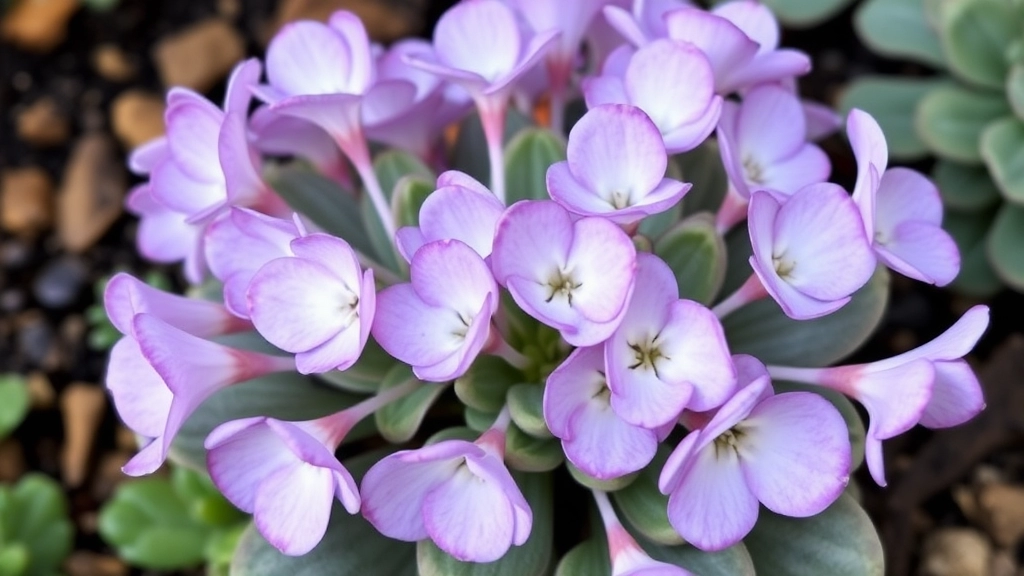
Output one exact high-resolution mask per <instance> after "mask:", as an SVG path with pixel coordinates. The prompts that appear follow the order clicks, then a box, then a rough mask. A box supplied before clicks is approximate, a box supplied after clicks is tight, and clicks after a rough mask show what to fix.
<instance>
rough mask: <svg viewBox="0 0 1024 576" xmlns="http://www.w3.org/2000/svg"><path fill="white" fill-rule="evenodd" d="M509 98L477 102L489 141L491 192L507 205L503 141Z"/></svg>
mask: <svg viewBox="0 0 1024 576" xmlns="http://www.w3.org/2000/svg"><path fill="white" fill-rule="evenodd" d="M507 108H508V98H507V97H505V96H501V97H498V98H494V97H491V98H488V97H483V98H481V99H480V100H478V101H477V110H478V111H479V112H480V124H481V125H482V126H483V129H484V139H485V140H487V159H488V161H489V162H490V165H491V191H492V192H494V195H495V196H497V197H498V200H500V201H501V203H502V204H504V203H505V153H504V149H503V142H502V141H503V140H504V137H505V110H506V109H507Z"/></svg>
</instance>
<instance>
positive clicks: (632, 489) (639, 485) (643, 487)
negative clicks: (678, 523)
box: [612, 444, 683, 546]
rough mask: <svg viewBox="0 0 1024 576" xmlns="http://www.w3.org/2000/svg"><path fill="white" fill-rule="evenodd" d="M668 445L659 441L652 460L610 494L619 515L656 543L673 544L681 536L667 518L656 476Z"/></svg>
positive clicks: (664, 502) (665, 499)
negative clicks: (628, 482)
mask: <svg viewBox="0 0 1024 576" xmlns="http://www.w3.org/2000/svg"><path fill="white" fill-rule="evenodd" d="M671 452H672V449H671V448H670V447H669V446H667V445H665V444H662V445H660V446H658V453H657V454H656V455H655V456H654V460H653V461H651V463H650V464H648V465H647V467H646V468H644V469H643V470H641V471H640V474H639V475H638V476H637V478H636V480H634V481H633V483H632V484H630V485H629V486H627V487H625V488H623V489H622V490H619V491H618V492H615V493H613V494H612V499H613V500H614V501H615V505H616V506H617V507H618V509H619V512H620V513H621V514H622V517H623V518H624V519H625V520H626V521H627V522H628V523H629V525H630V526H632V527H633V528H634V529H635V530H636V531H637V532H639V533H641V534H643V536H644V538H647V539H648V540H650V541H652V542H656V543H658V544H665V545H668V546H675V545H677V544H682V543H683V538H682V536H680V535H679V533H678V532H676V529H675V528H673V527H672V525H671V524H669V521H668V496H665V495H664V494H662V493H661V492H660V491H659V490H658V476H660V475H661V469H662V468H664V467H665V461H666V460H668V455H669V454H670V453H671Z"/></svg>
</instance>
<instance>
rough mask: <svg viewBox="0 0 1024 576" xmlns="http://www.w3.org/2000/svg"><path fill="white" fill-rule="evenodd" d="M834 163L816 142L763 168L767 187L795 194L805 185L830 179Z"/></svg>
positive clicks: (762, 175) (763, 178) (763, 180)
mask: <svg viewBox="0 0 1024 576" xmlns="http://www.w3.org/2000/svg"><path fill="white" fill-rule="evenodd" d="M831 173H832V163H831V162H830V161H829V159H828V155H827V154H825V152H824V151H823V150H822V149H821V148H818V147H817V146H815V145H814V144H804V145H803V147H801V148H800V150H799V151H798V152H797V153H796V154H793V155H792V156H790V157H789V158H786V159H785V160H782V161H780V162H776V163H773V164H769V165H767V166H763V167H762V168H761V179H762V182H763V186H764V187H765V188H770V189H772V190H776V191H778V192H782V193H784V194H793V193H794V192H796V191H797V190H800V189H801V188H803V187H804V186H808V185H810V184H817V183H819V182H825V181H826V180H828V177H829V175H830V174H831Z"/></svg>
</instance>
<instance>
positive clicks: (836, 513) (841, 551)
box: [743, 494, 885, 576]
mask: <svg viewBox="0 0 1024 576" xmlns="http://www.w3.org/2000/svg"><path fill="white" fill-rule="evenodd" d="M743 542H744V544H746V546H747V550H748V551H749V552H750V556H751V557H752V558H753V559H754V566H755V567H756V568H757V573H758V574H786V575H787V576H821V575H822V574H828V575H829V576H882V575H883V574H884V573H885V569H884V560H883V557H882V543H881V542H880V541H879V539H878V534H877V533H876V532H875V527H874V526H872V524H871V520H870V519H869V518H868V515H867V514H866V513H865V512H864V510H862V509H861V507H860V506H859V505H857V503H856V502H855V501H854V500H853V498H851V497H850V496H848V495H847V494H843V495H841V496H840V497H839V499H838V500H836V502H835V503H833V504H832V505H831V506H829V507H828V508H827V509H826V510H825V511H824V512H822V513H821V514H818V515H817V516H813V517H811V518H788V517H785V516H779V515H777V514H773V513H772V512H769V511H768V510H766V509H764V508H761V513H760V517H759V518H758V521H757V525H755V526H754V530H753V531H752V532H751V533H750V534H749V535H748V536H747V537H746V538H745V539H744V540H743Z"/></svg>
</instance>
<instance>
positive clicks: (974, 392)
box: [919, 360, 985, 428]
mask: <svg viewBox="0 0 1024 576" xmlns="http://www.w3.org/2000/svg"><path fill="white" fill-rule="evenodd" d="M933 366H934V367H935V382H934V384H932V395H931V399H929V401H928V405H927V406H925V409H924V413H923V414H921V421H920V422H919V423H920V424H921V425H922V426H926V427H928V428H949V427H951V426H958V425H960V424H963V423H964V422H967V421H968V420H970V419H971V418H974V417H975V416H977V415H978V413H979V412H981V411H982V410H984V409H985V397H984V395H983V393H982V390H981V385H980V384H979V383H978V377H977V376H975V374H974V370H972V369H971V367H970V366H969V365H968V364H967V362H965V361H963V360H955V361H952V362H935V363H933Z"/></svg>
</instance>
